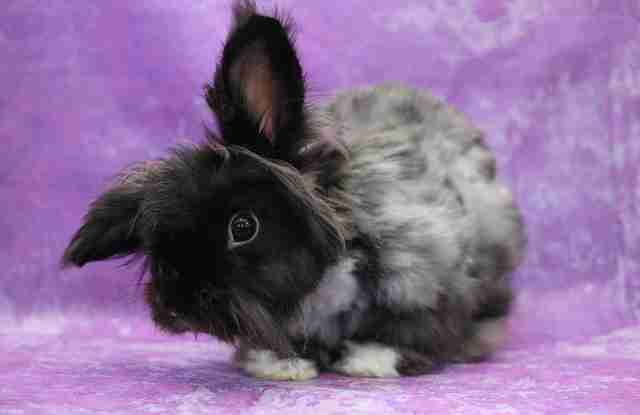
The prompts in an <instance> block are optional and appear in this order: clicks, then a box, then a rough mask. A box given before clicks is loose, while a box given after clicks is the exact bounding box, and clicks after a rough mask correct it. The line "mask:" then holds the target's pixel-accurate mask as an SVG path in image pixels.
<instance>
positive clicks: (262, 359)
mask: <svg viewBox="0 0 640 415" xmlns="http://www.w3.org/2000/svg"><path fill="white" fill-rule="evenodd" d="M236 363H237V364H238V365H239V366H240V367H241V368H242V369H243V370H244V371H245V372H247V373H248V374H250V375H252V376H255V377H257V378H260V379H269V380H308V379H313V378H315V377H316V376H318V369H317V368H316V365H315V363H313V362H312V361H310V360H305V359H301V358H298V357H294V358H289V359H279V358H278V357H277V356H276V354H275V353H274V352H272V351H270V350H248V351H246V353H245V354H244V356H243V357H242V358H241V359H239V360H238V361H237V362H236Z"/></svg>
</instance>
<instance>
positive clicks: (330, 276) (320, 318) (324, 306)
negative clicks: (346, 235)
mask: <svg viewBox="0 0 640 415" xmlns="http://www.w3.org/2000/svg"><path fill="white" fill-rule="evenodd" d="M355 263H356V260H355V259H354V258H350V257H349V258H345V259H343V260H341V261H340V262H338V263H337V264H336V265H334V266H332V267H330V268H329V269H328V270H327V271H325V273H324V276H323V277H322V280H321V281H320V284H318V287H317V288H316V289H315V290H314V291H313V292H312V293H311V294H309V295H308V296H307V297H305V299H304V301H303V302H302V304H301V306H300V311H301V313H300V315H299V316H296V317H295V318H294V319H293V320H292V321H291V322H290V323H289V331H290V333H292V334H296V335H304V336H310V335H320V336H321V337H322V336H323V332H325V331H329V332H331V329H332V327H330V326H331V324H332V323H331V318H332V317H333V316H335V315H337V314H339V313H341V312H343V311H346V310H348V309H349V307H350V306H351V304H353V302H354V300H355V299H356V297H357V295H358V281H356V278H355V277H354V275H353V270H354V267H355Z"/></svg>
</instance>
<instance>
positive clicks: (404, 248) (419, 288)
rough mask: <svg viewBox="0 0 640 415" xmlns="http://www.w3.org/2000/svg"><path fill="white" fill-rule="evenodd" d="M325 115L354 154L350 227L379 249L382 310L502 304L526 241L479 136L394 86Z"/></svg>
mask: <svg viewBox="0 0 640 415" xmlns="http://www.w3.org/2000/svg"><path fill="white" fill-rule="evenodd" d="M329 113H330V114H331V116H332V117H333V118H334V119H335V120H336V121H337V122H338V125H339V126H340V127H341V129H342V133H343V139H344V140H345V142H346V143H347V145H348V146H349V148H350V152H351V173H350V176H349V177H348V178H347V180H346V187H347V190H348V191H349V192H350V193H351V194H352V195H353V202H354V207H353V216H354V223H355V225H356V227H357V229H358V231H359V232H362V233H363V234H366V235H367V236H369V237H371V238H372V239H373V240H375V241H376V244H377V246H378V247H379V260H380V263H381V266H380V269H381V270H382V272H383V273H384V275H383V276H382V277H383V278H382V279H381V285H380V288H379V292H378V297H379V300H380V301H382V302H384V303H387V304H388V305H389V306H392V307H394V308H399V309H413V308H415V307H425V306H426V307H429V308H437V304H438V301H439V300H441V298H442V296H443V295H445V296H457V297H459V299H460V301H462V303H463V304H464V305H466V306H468V309H469V311H470V312H475V310H477V309H478V307H481V306H482V304H481V303H483V302H486V301H493V299H492V297H495V296H496V295H503V294H504V295H506V294H505V292H508V291H509V287H508V286H509V284H508V281H507V279H506V276H507V275H508V273H509V272H510V271H511V270H512V269H513V268H515V266H516V265H517V264H518V262H519V261H520V257H521V254H522V250H523V246H524V236H523V230H522V224H521V219H520V215H519V212H518V210H517V208H516V206H515V204H514V202H513V199H512V197H511V194H510V192H509V191H508V190H507V189H506V188H505V187H504V186H503V185H502V184H501V183H499V182H498V181H497V180H496V177H495V173H496V172H495V170H496V168H495V159H494V157H493V155H492V154H491V153H490V151H489V150H488V149H487V147H486V146H485V144H484V141H483V138H482V133H481V132H480V131H479V130H477V129H476V128H474V127H473V126H472V125H471V124H470V123H469V122H468V121H467V120H466V119H465V118H464V117H463V116H462V115H460V114H459V113H457V112H456V111H455V110H453V109H452V108H451V107H449V106H447V105H445V104H443V103H442V102H441V101H439V100H437V99H436V98H434V97H433V96H431V95H430V94H429V93H427V92H424V91H416V90H412V89H408V88H403V87H398V86H378V87H373V88H367V89H362V90H357V91H352V92H347V93H344V94H341V95H339V96H338V98H337V99H336V100H335V101H334V102H333V104H332V105H330V106H329ZM496 292H498V293H501V294H496Z"/></svg>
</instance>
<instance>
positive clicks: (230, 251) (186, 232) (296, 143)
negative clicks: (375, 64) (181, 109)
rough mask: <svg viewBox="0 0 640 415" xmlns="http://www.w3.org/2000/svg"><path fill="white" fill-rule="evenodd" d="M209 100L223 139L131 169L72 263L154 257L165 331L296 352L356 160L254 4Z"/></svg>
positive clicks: (86, 229)
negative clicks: (293, 330)
mask: <svg viewBox="0 0 640 415" xmlns="http://www.w3.org/2000/svg"><path fill="white" fill-rule="evenodd" d="M206 98H207V102H208V104H209V105H210V107H211V108H212V110H213V111H214V113H215V115H216V117H217V120H218V124H219V127H220V131H221V135H222V137H221V139H219V138H217V137H209V138H210V139H209V142H208V143H206V144H203V145H198V146H193V147H183V148H179V149H176V150H174V151H173V153H172V154H171V155H170V156H169V157H167V158H164V159H161V160H154V161H151V162H145V163H140V164H138V165H136V166H133V167H131V168H128V169H126V170H125V171H124V172H123V173H122V174H121V175H120V177H119V178H118V180H117V181H116V183H115V184H114V185H112V186H111V187H110V188H109V189H108V190H107V191H106V192H105V193H104V194H102V195H101V196H100V197H99V198H98V199H97V200H96V201H95V202H94V203H93V204H92V205H91V208H90V210H89V212H88V213H87V215H86V217H85V219H84V223H83V225H82V226H81V228H80V229H79V230H78V231H77V232H76V234H75V235H74V237H73V239H72V241H71V243H70V244H69V246H68V248H67V250H66V252H65V254H64V258H63V261H64V263H65V264H67V265H71V264H73V265H76V266H83V265H84V264H86V263H87V262H91V261H99V260H104V259H107V258H112V257H118V256H128V255H138V256H143V257H144V260H145V266H146V267H147V269H148V271H149V274H150V279H149V281H148V282H147V285H146V291H145V294H146V295H145V297H146V301H147V302H148V304H149V305H150V307H151V310H152V315H153V319H154V321H155V322H156V323H157V324H158V325H159V326H160V327H161V328H163V329H165V330H167V331H169V332H174V333H180V332H184V331H195V332H205V333H209V334H212V335H215V336H217V337H219V338H221V339H223V340H226V341H234V340H236V339H239V338H241V339H243V340H244V341H246V342H249V343H253V344H255V345H257V346H262V347H266V348H269V349H272V350H276V351H279V352H281V353H283V354H285V353H288V352H290V347H291V346H290V345H289V344H288V341H287V340H286V336H285V334H284V333H283V332H282V328H281V327H282V326H283V324H282V323H283V321H284V319H286V318H287V316H289V315H291V313H293V312H294V311H295V309H296V307H298V306H299V303H300V300H301V299H302V298H303V297H304V296H305V295H306V294H307V293H309V292H310V291H311V290H312V289H313V288H314V287H315V286H316V285H317V283H318V281H319V280H320V278H321V276H322V272H323V271H324V269H325V268H326V267H327V266H328V265H329V264H330V263H331V262H332V261H334V260H335V258H336V257H337V256H338V255H339V253H340V251H341V250H342V249H343V247H344V243H345V233H346V230H345V227H344V223H343V221H342V220H341V218H340V215H339V214H337V213H336V212H337V211H338V209H337V206H338V205H339V203H338V202H337V201H336V200H334V199H332V198H331V197H329V196H328V194H327V192H326V187H325V186H324V184H323V183H324V182H326V181H327V180H330V177H331V175H332V174H333V172H334V171H335V168H336V165H338V164H340V163H341V162H343V161H344V160H345V156H344V152H342V151H341V150H340V149H339V147H338V146H336V145H335V144H328V142H325V141H321V140H319V139H318V138H317V135H316V134H315V133H314V128H313V126H312V125H311V123H310V122H309V119H308V111H307V110H306V108H305V86H304V78H303V72H302V69H301V66H300V63H299V60H298V57H297V54H296V51H295V49H294V47H293V43H292V39H291V33H290V29H289V26H288V23H287V22H286V20H283V19H281V18H277V17H268V16H263V15H260V14H258V13H257V12H256V10H255V6H254V5H253V3H251V2H247V1H244V2H239V3H237V4H236V6H235V8H234V25H233V27H232V31H231V33H230V35H229V37H228V38H227V41H226V44H225V47H224V50H223V53H222V57H221V59H220V62H219V65H218V68H217V71H216V74H215V78H214V82H213V83H212V85H209V86H207V87H206ZM219 142H223V143H224V144H219Z"/></svg>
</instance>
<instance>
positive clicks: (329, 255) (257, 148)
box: [64, 1, 525, 380]
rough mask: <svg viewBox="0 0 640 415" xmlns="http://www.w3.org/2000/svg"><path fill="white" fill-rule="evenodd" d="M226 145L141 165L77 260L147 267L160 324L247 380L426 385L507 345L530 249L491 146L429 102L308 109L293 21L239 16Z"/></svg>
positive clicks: (220, 97)
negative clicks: (215, 353) (227, 357)
mask: <svg viewBox="0 0 640 415" xmlns="http://www.w3.org/2000/svg"><path fill="white" fill-rule="evenodd" d="M233 15H234V22H233V26H232V29H231V33H230V34H229V36H228V38H227V41H226V44H225V46H224V51H223V53H222V57H221V59H220V62H219V64H218V67H217V70H216V73H215V77H214V80H213V82H212V83H211V84H210V85H207V87H206V99H207V103H208V104H209V106H210V107H211V109H212V111H213V113H214V114H215V116H216V117H217V120H218V124H219V127H220V134H219V135H220V137H218V136H216V135H215V134H214V133H212V132H210V133H209V137H208V139H207V141H206V143H204V144H201V145H194V146H193V147H181V148H178V149H175V150H174V151H173V152H172V154H171V155H170V156H168V157H167V158H164V159H160V160H155V161H150V162H144V163H140V164H138V165H135V166H133V167H131V168H128V169H126V170H125V171H124V172H123V173H122V174H121V175H120V177H119V179H118V180H117V181H116V183H115V184H113V185H112V186H111V187H110V188H109V189H108V190H106V192H105V193H104V194H102V195H101V196H100V197H99V198H98V199H97V200H96V201H95V202H94V203H93V204H92V205H91V208H90V210H89V212H88V214H87V215H86V217H85V219H84V224H83V225H82V227H81V228H80V229H79V230H78V231H77V233H76V234H75V236H74V237H73V240H72V241H71V243H70V244H69V247H68V248H67V250H66V252H65V254H64V263H65V264H67V265H70V264H73V265H77V266H83V265H84V264H86V263H87V262H91V261H98V260H104V259H107V258H111V257H117V256H127V255H134V256H135V255H137V256H141V257H144V264H145V267H146V269H147V270H148V272H149V274H150V278H149V280H148V282H147V283H146V287H145V298H146V301H147V302H148V304H149V306H150V308H151V312H152V315H153V319H154V321H155V323H156V324H157V325H158V326H159V327H160V328H162V329H164V330H166V331H168V332H171V333H182V332H185V331H192V332H202V333H207V334H210V335H213V336H215V337H217V338H219V339H222V340H224V341H226V342H229V343H231V344H233V345H234V346H235V347H236V350H237V351H236V355H235V359H234V360H235V362H236V363H237V364H238V365H239V366H240V367H241V368H242V369H244V370H245V371H246V372H247V373H250V374H251V375H254V376H257V377H260V378H268V379H286V380H301V379H309V378H312V377H315V376H317V374H318V373H319V371H323V370H331V371H337V372H340V373H344V374H347V375H352V376H375V377H390V376H401V375H419V374H424V373H428V372H430V371H433V370H434V369H435V368H437V367H439V366H440V365H441V364H443V363H446V362H451V361H475V360H479V359H483V358H485V357H487V356H489V355H490V354H491V353H492V352H493V351H494V350H495V349H496V348H497V347H498V346H500V344H501V343H502V342H503V339H504V336H505V330H506V316H507V315H508V312H509V308H510V305H511V302H512V291H511V287H510V277H509V274H510V273H511V272H512V271H513V270H514V268H515V267H516V266H517V265H518V263H519V262H520V259H521V256H522V253H523V249H524V245H525V238H524V232H523V225H522V220H521V216H520V213H519V211H518V209H517V208H516V206H515V204H514V201H513V199H512V197H511V194H510V192H509V191H508V190H507V189H506V188H505V187H504V186H503V185H502V184H500V183H499V182H498V181H497V180H496V165H495V160H494V157H493V156H492V155H491V153H490V151H489V150H488V149H487V147H486V145H485V144H484V142H483V138H482V134H481V133H480V132H479V131H478V130H476V129H475V128H473V127H472V126H471V125H470V124H469V123H468V122H467V121H466V120H465V119H464V118H463V117H462V116H461V115H459V114H458V113H456V112H455V111H454V110H452V109H451V108H450V107H448V106H446V105H444V104H443V103H441V102H440V101H438V100H436V99H435V98H433V97H432V96H431V95H429V94H428V93H427V92H424V91H416V90H412V89H408V88H403V87H397V86H379V87H373V88H366V89H361V90H357V91H351V92H345V93H342V94H339V96H338V97H337V98H336V99H335V100H334V101H333V102H332V103H330V104H329V105H327V106H326V107H323V108H322V109H319V108H317V109H312V108H311V107H310V106H308V105H307V103H306V102H305V81H304V76H303V70H302V68H301V65H300V62H299V60H298V57H297V53H296V50H295V48H294V45H293V41H292V33H291V21H290V20H289V19H286V18H283V17H281V16H277V15H276V16H266V15H262V14H260V13H259V12H258V11H257V10H256V7H255V4H254V3H253V2H251V1H239V2H236V3H235V4H234V6H233Z"/></svg>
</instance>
